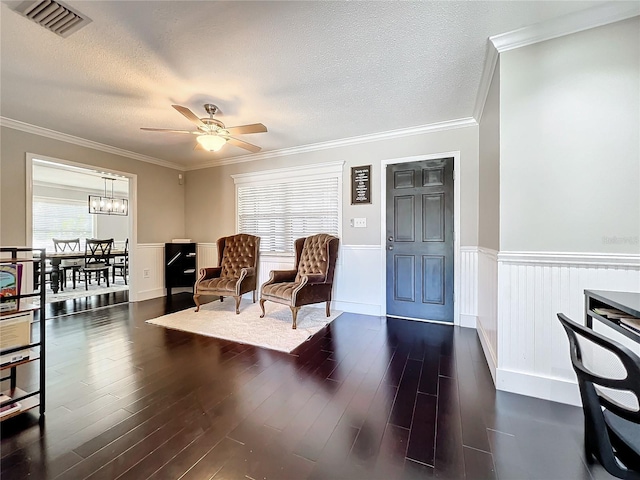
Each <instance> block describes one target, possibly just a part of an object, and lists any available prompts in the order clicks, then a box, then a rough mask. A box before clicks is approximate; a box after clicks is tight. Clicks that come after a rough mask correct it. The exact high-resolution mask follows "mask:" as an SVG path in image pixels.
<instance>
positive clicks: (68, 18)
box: [16, 0, 91, 38]
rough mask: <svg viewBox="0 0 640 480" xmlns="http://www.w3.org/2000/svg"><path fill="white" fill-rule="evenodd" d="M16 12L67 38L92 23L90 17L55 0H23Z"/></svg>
mask: <svg viewBox="0 0 640 480" xmlns="http://www.w3.org/2000/svg"><path fill="white" fill-rule="evenodd" d="M16 12H18V13H20V14H22V15H24V16H25V17H27V18H28V19H30V20H33V21H34V22H36V23H37V24H38V25H41V26H43V27H44V28H46V29H47V30H50V31H52V32H53V33H55V34H57V35H60V36H61V37H65V38H66V37H68V36H69V35H71V34H72V33H74V32H77V31H78V30H80V29H81V28H82V27H84V26H85V25H87V24H89V23H91V19H90V18H89V17H86V16H84V15H81V14H80V13H78V12H77V11H76V10H74V9H72V8H71V7H69V6H68V5H65V4H64V3H62V2H55V1H53V0H36V1H35V2H34V1H33V0H30V1H27V2H22V3H21V4H20V5H18V8H16Z"/></svg>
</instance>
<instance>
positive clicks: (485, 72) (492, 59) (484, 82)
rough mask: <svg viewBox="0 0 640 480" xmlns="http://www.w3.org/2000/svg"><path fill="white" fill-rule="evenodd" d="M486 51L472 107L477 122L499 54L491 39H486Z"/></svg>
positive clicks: (480, 118)
mask: <svg viewBox="0 0 640 480" xmlns="http://www.w3.org/2000/svg"><path fill="white" fill-rule="evenodd" d="M486 52H487V53H486V55H485V61H484V67H483V69H482V77H480V86H479V87H478V94H477V95H476V104H475V106H474V107H473V118H475V119H476V121H477V122H478V123H480V120H482V113H483V112H484V106H485V103H487V96H489V88H490V87H491V81H492V80H493V74H494V73H495V71H496V65H497V64H498V56H499V55H498V50H497V49H496V47H495V46H494V44H493V43H491V41H487V48H486Z"/></svg>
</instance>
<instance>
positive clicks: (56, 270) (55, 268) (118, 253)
mask: <svg viewBox="0 0 640 480" xmlns="http://www.w3.org/2000/svg"><path fill="white" fill-rule="evenodd" d="M125 255H126V252H125V251H124V250H115V249H113V250H111V253H110V254H109V255H108V256H109V258H114V257H124V256H125ZM85 256H86V254H85V252H46V253H45V259H47V260H51V290H53V293H58V290H59V289H60V263H62V260H78V259H84V258H85ZM36 273H37V272H36ZM36 278H39V277H36Z"/></svg>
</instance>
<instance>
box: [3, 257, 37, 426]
mask: <svg viewBox="0 0 640 480" xmlns="http://www.w3.org/2000/svg"><path fill="white" fill-rule="evenodd" d="M18 265H22V267H17V266H18ZM0 266H5V268H4V269H3V271H4V272H10V271H12V269H13V270H15V272H17V273H18V275H17V276H18V278H19V279H20V280H21V282H20V280H18V281H17V282H16V283H17V284H18V288H17V289H16V291H15V292H11V291H9V290H4V287H5V286H4V285H2V288H3V295H2V297H1V299H0V331H1V332H2V337H3V340H2V342H3V344H2V348H0V358H1V359H2V360H1V362H0V372H1V374H2V377H1V378H0V384H1V392H0V393H2V395H3V396H2V397H0V399H2V401H0V408H4V407H7V406H10V405H12V404H13V403H16V402H17V403H19V404H20V408H19V409H15V410H14V409H9V410H7V413H5V414H4V415H2V416H0V421H5V420H8V419H9V418H12V417H15V416H16V415H20V414H22V413H25V412H27V411H30V410H33V409H36V408H38V409H39V414H40V419H41V420H42V419H44V411H45V340H46V335H45V308H44V307H45V302H46V296H45V287H44V285H45V281H44V280H45V278H44V277H45V249H43V248H42V249H40V248H30V247H0ZM7 266H8V267H11V268H6V267H7ZM38 266H39V269H38V268H35V267H38ZM34 270H35V271H38V274H39V275H40V282H39V285H40V287H39V290H34V291H26V290H27V289H29V288H30V286H31V285H32V283H33V282H32V281H31V282H30V281H28V279H30V278H31V275H32V273H33V271H34ZM6 278H8V277H6V276H5V279H6ZM25 279H27V280H26V281H25ZM20 283H21V285H20ZM23 291H25V293H23ZM7 292H9V293H7ZM12 293H15V294H12ZM36 298H37V299H39V304H36V303H34V302H32V301H30V300H34V299H36ZM7 305H10V307H7ZM36 311H39V329H38V330H37V332H38V333H39V335H38V336H39V338H38V339H37V341H33V337H32V334H33V333H34V332H33V328H32V322H33V314H34V312H36ZM27 329H28V332H25V331H26V330H27ZM25 336H26V338H25ZM34 362H37V364H38V370H39V383H38V388H37V389H35V390H34V389H31V390H23V389H22V388H19V387H18V385H17V383H18V378H17V377H18V369H19V368H20V367H22V366H25V365H28V364H31V363H34ZM7 397H8V398H7Z"/></svg>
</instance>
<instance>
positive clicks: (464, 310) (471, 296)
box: [458, 246, 478, 328]
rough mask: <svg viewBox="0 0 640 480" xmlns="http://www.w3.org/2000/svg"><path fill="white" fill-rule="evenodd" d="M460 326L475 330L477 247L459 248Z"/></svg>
mask: <svg viewBox="0 0 640 480" xmlns="http://www.w3.org/2000/svg"><path fill="white" fill-rule="evenodd" d="M458 298H459V301H460V326H461V327H468V328H476V323H477V321H478V247H475V246H473V247H469V246H466V247H460V294H459V295H458Z"/></svg>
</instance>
